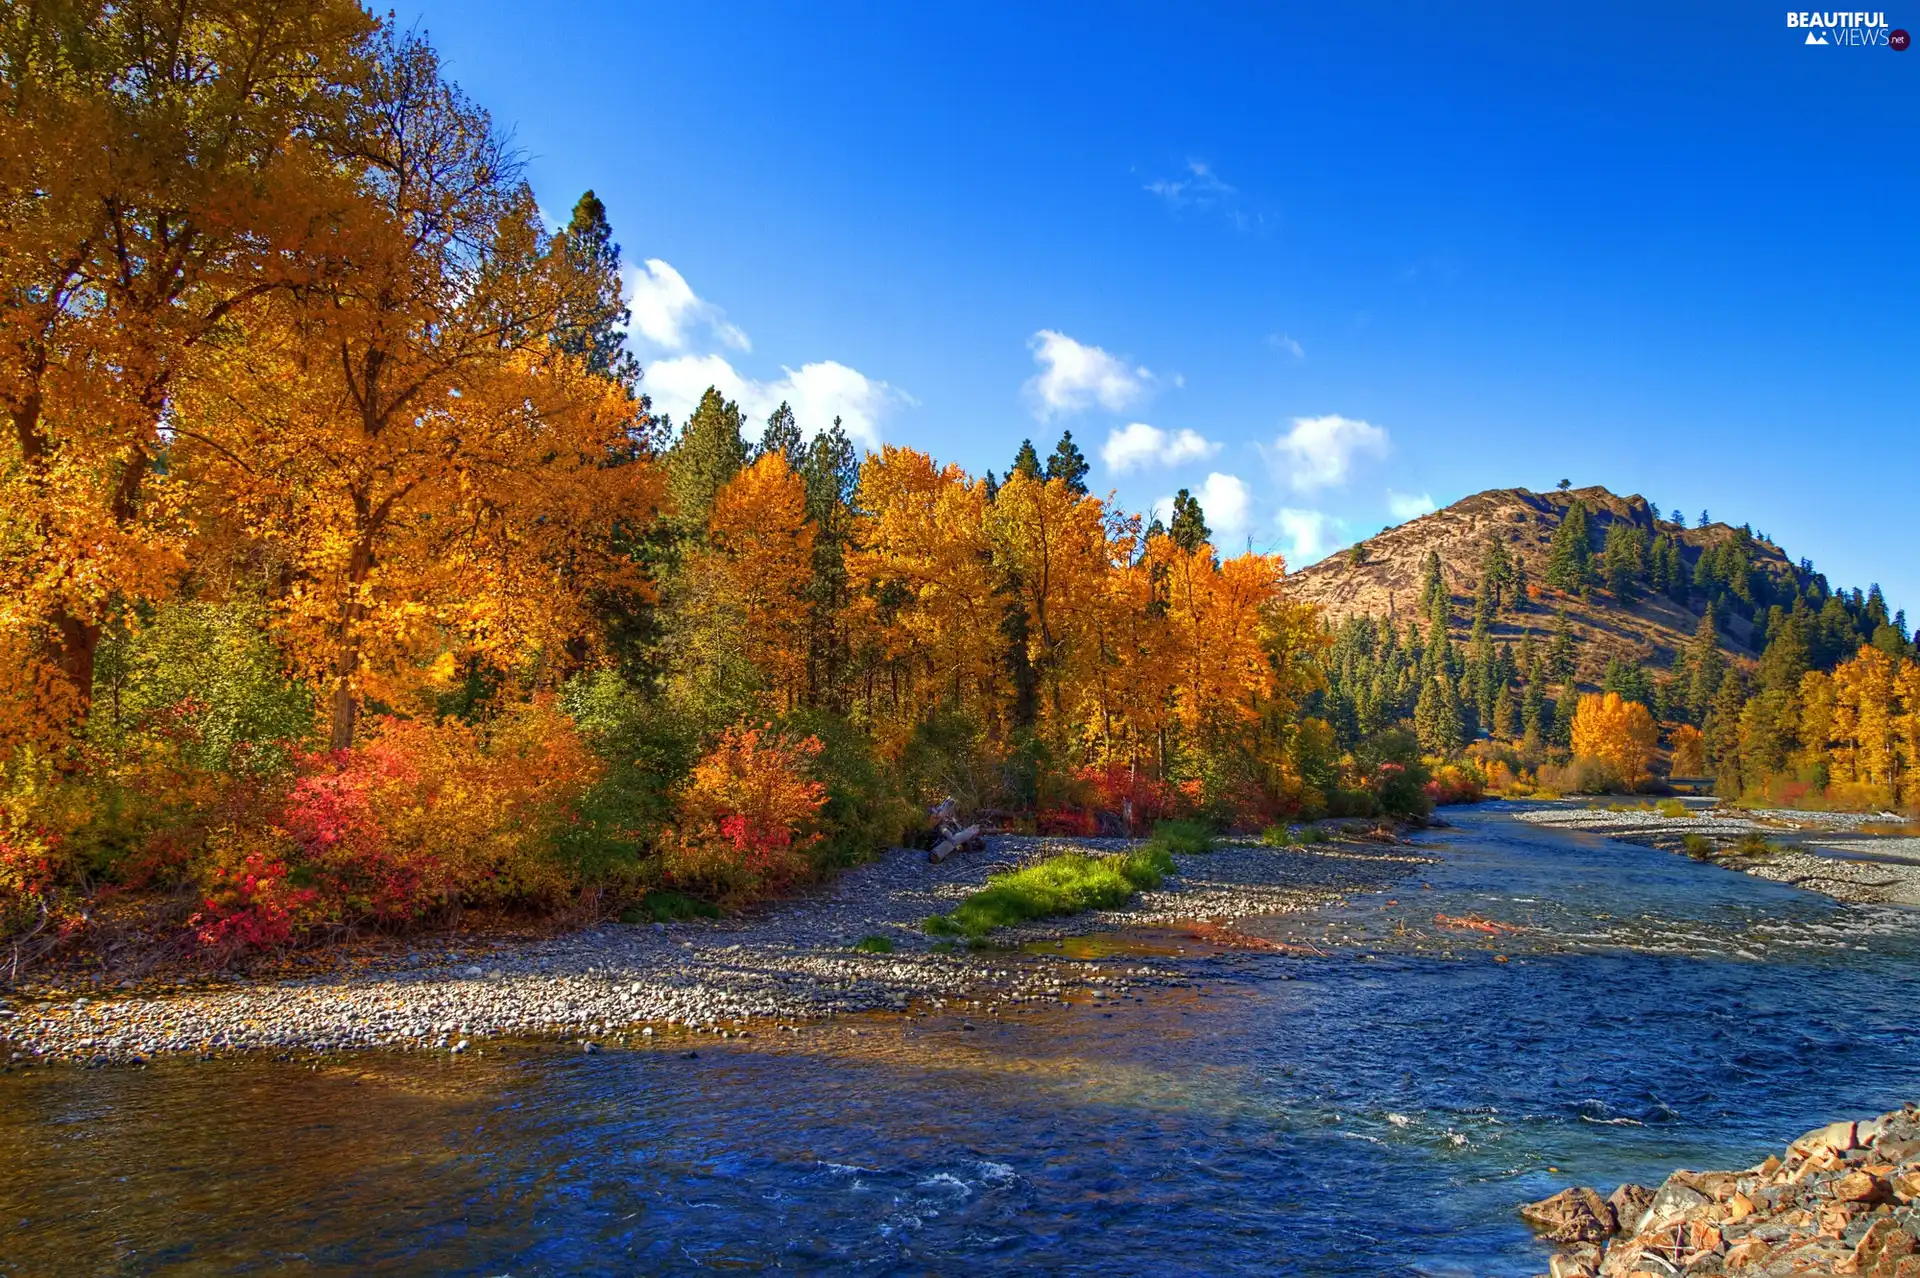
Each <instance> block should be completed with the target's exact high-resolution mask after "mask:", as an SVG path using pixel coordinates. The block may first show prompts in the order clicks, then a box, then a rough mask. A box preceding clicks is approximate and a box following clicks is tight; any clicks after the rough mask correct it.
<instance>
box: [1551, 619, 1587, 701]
mask: <svg viewBox="0 0 1920 1278" xmlns="http://www.w3.org/2000/svg"><path fill="white" fill-rule="evenodd" d="M1573 644H1574V639H1573V620H1572V618H1570V617H1568V616H1567V610H1566V609H1565V608H1562V609H1560V610H1559V611H1558V612H1557V613H1555V614H1554V618H1553V642H1552V643H1550V644H1548V645H1547V677H1548V678H1549V679H1551V680H1552V681H1553V682H1555V683H1564V682H1566V681H1568V680H1570V679H1572V678H1573V676H1574V674H1575V673H1576V672H1577V671H1578V670H1579V667H1580V663H1579V660H1578V658H1577V657H1576V656H1575V654H1574V647H1573Z"/></svg>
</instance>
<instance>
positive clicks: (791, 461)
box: [754, 400, 806, 471]
mask: <svg viewBox="0 0 1920 1278" xmlns="http://www.w3.org/2000/svg"><path fill="white" fill-rule="evenodd" d="M770 453H779V454H780V455H781V456H782V457H784V458H786V460H787V465H788V466H789V467H791V468H792V469H794V470H796V471H797V470H799V469H800V468H801V466H802V465H804V464H805V462H806V448H805V445H804V441H803V440H802V439H801V437H800V425H799V423H798V422H796V421H794V420H793V408H792V406H790V405H789V404H788V403H787V402H786V401H785V400H781V401H780V407H778V408H776V409H774V410H773V412H771V413H769V414H768V415H767V425H766V429H764V430H762V431H761V432H760V447H759V448H758V450H756V452H755V454H754V456H755V458H756V459H758V458H761V457H765V456H767V455H768V454H770Z"/></svg>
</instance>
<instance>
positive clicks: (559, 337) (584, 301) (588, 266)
mask: <svg viewBox="0 0 1920 1278" xmlns="http://www.w3.org/2000/svg"><path fill="white" fill-rule="evenodd" d="M561 234H562V235H564V236H565V237H566V247H565V256H566V258H567V264H568V265H569V266H570V267H572V268H573V272H574V278H575V280H576V281H577V282H578V285H579V287H578V288H577V289H576V290H575V291H574V293H572V294H571V295H569V296H568V297H566V298H564V299H563V300H562V302H561V304H560V307H559V314H558V315H557V316H556V318H555V323H554V339H553V340H554V345H556V346H558V347H559V348H560V349H561V350H563V351H566V352H567V353H568V354H570V355H578V356H580V357H581V358H582V359H583V360H585V361H586V365H587V370H588V371H589V372H591V373H594V374H597V375H598V376H601V377H605V378H608V379H609V380H611V381H615V382H618V383H619V384H620V385H622V386H624V387H626V388H627V391H628V393H629V394H632V393H633V392H634V388H635V387H636V386H637V385H638V384H639V382H640V365H639V363H638V362H637V361H635V359H634V358H633V353H632V352H631V351H629V350H627V347H626V327H627V322H628V320H629V319H630V318H631V315H630V314H629V312H628V310H627V308H626V306H625V304H623V303H622V302H621V300H620V246H619V245H618V244H615V243H614V242H613V228H612V226H610V225H608V223H607V206H606V205H604V204H602V203H601V202H600V199H599V197H598V196H596V195H594V193H593V192H592V191H588V192H587V193H586V194H584V195H582V196H581V197H580V199H579V201H578V202H577V203H575V204H574V206H573V216H572V218H570V219H569V220H568V222H567V229H566V230H565V231H563V232H562V233H561Z"/></svg>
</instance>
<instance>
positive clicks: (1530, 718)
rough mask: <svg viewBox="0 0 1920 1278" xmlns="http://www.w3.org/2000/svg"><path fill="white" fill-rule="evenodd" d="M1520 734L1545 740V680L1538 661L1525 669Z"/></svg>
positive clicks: (1521, 699)
mask: <svg viewBox="0 0 1920 1278" xmlns="http://www.w3.org/2000/svg"><path fill="white" fill-rule="evenodd" d="M1520 733H1521V735H1522V736H1525V737H1532V738H1535V739H1536V740H1541V741H1544V740H1545V739H1546V734H1547V680H1546V672H1545V671H1544V670H1542V669H1541V668H1540V663H1539V662H1538V661H1535V662H1534V663H1533V664H1532V665H1531V666H1529V667H1528V668H1527V686H1526V689H1525V690H1524V691H1523V692H1522V694H1521V697H1520Z"/></svg>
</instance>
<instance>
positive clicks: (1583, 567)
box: [1547, 499, 1593, 594]
mask: <svg viewBox="0 0 1920 1278" xmlns="http://www.w3.org/2000/svg"><path fill="white" fill-rule="evenodd" d="M1589 536H1590V533H1589V531H1588V528H1587V507H1586V503H1585V502H1582V501H1579V500H1577V499H1576V500H1575V501H1573V502H1572V503H1571V504H1569V505H1568V507H1567V513H1566V515H1565V516H1564V517H1563V518H1562V519H1561V520H1560V526H1559V527H1558V528H1556V529H1554V531H1553V543H1552V545H1550V546H1549V547H1548V549H1547V584H1548V585H1549V586H1551V587H1553V588H1554V589H1555V590H1564V591H1566V592H1567V593H1569V594H1574V593H1577V592H1579V591H1580V590H1582V589H1584V588H1585V587H1586V585H1587V580H1588V565H1589V560H1590V559H1591V557H1592V553H1593V548H1592V546H1591V545H1590V544H1589V540H1588V539H1589Z"/></svg>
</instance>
